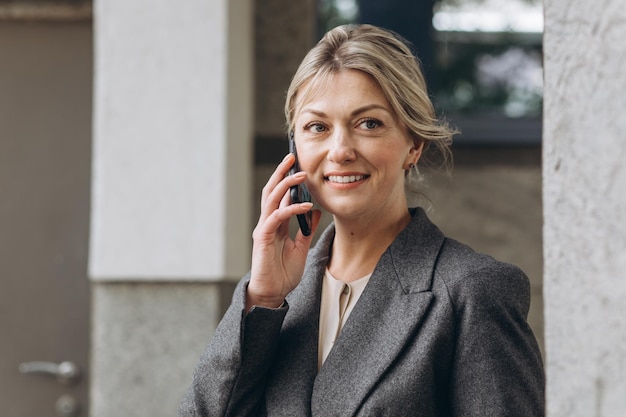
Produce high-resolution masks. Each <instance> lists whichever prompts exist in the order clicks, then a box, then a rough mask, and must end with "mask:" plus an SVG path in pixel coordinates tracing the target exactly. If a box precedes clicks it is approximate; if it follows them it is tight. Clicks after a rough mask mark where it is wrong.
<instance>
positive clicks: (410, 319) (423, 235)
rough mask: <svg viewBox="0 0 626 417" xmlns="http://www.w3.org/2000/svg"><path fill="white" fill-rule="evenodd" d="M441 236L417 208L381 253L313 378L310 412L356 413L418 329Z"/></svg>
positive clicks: (428, 298) (428, 300)
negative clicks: (405, 226) (409, 220)
mask: <svg viewBox="0 0 626 417" xmlns="http://www.w3.org/2000/svg"><path fill="white" fill-rule="evenodd" d="M443 240H444V236H443V234H442V233H441V232H440V231H439V229H437V227H436V226H434V225H433V224H432V223H431V222H430V221H429V220H428V219H427V217H426V215H425V213H424V212H423V211H422V210H418V211H417V212H416V214H415V215H414V217H413V220H412V221H411V223H410V224H409V226H407V228H406V229H405V230H404V231H402V233H400V235H399V236H398V237H397V238H396V240H395V241H394V242H393V243H392V245H391V246H390V247H389V248H388V249H387V251H386V252H385V253H384V254H383V255H382V256H381V259H380V260H379V262H378V265H377V266H376V269H375V270H374V272H373V274H372V277H371V278H370V282H369V283H368V285H367V287H366V288H365V291H364V292H363V294H362V295H361V298H360V299H359V301H358V302H357V304H356V306H355V307H354V310H353V311H352V313H351V315H350V317H349V318H348V321H347V322H346V324H345V326H344V328H343V330H342V332H341V334H340V336H339V338H338V339H337V341H336V342H335V346H334V347H333V349H332V350H331V352H330V354H329V356H328V358H327V359H326V362H324V365H323V366H322V368H321V369H320V372H319V374H318V376H317V378H316V380H315V385H314V388H313V393H312V395H313V397H312V404H311V407H312V412H313V415H319V416H325V415H341V416H348V415H354V414H356V413H357V411H358V409H359V407H360V405H361V404H362V402H363V401H364V399H365V398H366V397H367V395H368V393H369V392H370V391H371V390H372V389H373V387H374V386H375V384H376V382H377V381H378V380H379V379H380V378H381V376H382V375H383V374H384V373H385V371H386V370H387V369H388V368H389V366H390V365H391V364H392V363H393V361H394V359H395V358H396V357H397V356H398V355H399V353H400V352H401V350H402V349H403V347H404V346H405V345H406V343H407V342H409V341H410V340H411V339H412V337H413V335H414V334H415V332H417V331H418V329H419V325H420V322H421V320H422V318H423V317H424V316H425V315H426V313H427V312H428V309H429V307H430V305H431V301H432V293H431V292H430V288H431V283H432V273H433V270H434V264H435V261H436V259H437V255H438V253H439V250H440V248H441V245H442V244H443ZM318 316H319V315H318ZM316 342H317V340H316Z"/></svg>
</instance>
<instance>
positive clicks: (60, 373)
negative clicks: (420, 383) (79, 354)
mask: <svg viewBox="0 0 626 417" xmlns="http://www.w3.org/2000/svg"><path fill="white" fill-rule="evenodd" d="M19 370H20V373H22V374H43V375H50V376H53V377H55V378H56V379H57V381H59V382H60V383H61V384H64V385H72V384H75V383H77V382H78V381H80V368H79V367H78V365H76V364H75V363H74V362H70V361H65V362H61V363H58V364H57V363H54V362H43V361H33V362H23V363H21V364H20V366H19Z"/></svg>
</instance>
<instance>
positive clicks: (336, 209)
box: [179, 25, 544, 417]
mask: <svg viewBox="0 0 626 417" xmlns="http://www.w3.org/2000/svg"><path fill="white" fill-rule="evenodd" d="M285 110H286V111H285V113H286V118H287V124H288V128H289V131H290V132H293V136H294V138H295V143H296V146H297V150H298V159H299V164H300V167H301V169H302V172H300V173H297V174H295V175H287V174H288V171H289V169H290V168H291V166H292V165H293V164H294V162H295V157H294V155H292V154H290V155H287V156H286V157H285V159H284V160H283V161H282V162H281V163H280V164H279V165H278V167H277V168H276V170H275V172H274V173H273V175H272V176H271V177H270V179H269V180H268V182H267V185H266V186H265V188H264V189H263V193H262V202H261V214H260V218H259V222H258V224H257V226H256V228H255V230H254V233H253V239H254V245H253V253H252V268H251V271H250V273H249V274H248V276H246V277H244V279H243V280H242V281H241V283H240V285H239V286H238V288H237V289H236V291H235V294H234V296H233V302H232V305H231V306H230V308H229V310H228V312H227V313H226V314H225V316H224V318H223V320H222V322H221V323H220V325H219V326H218V328H217V330H216V333H215V335H214V336H213V338H212V340H211V342H210V344H209V346H208V347H207V349H206V351H205V353H204V354H203V356H202V358H201V360H200V363H199V365H198V367H197V369H196V373H195V377H194V382H193V385H192V386H191V388H190V389H189V391H188V393H187V396H186V397H185V399H184V400H183V403H182V405H181V409H180V414H179V415H180V416H217V415H219V416H222V415H228V416H246V415H252V416H256V415H267V416H307V415H314V416H335V415H336V416H356V415H358V416H481V417H484V416H524V417H528V416H539V415H543V386H544V385H543V384H544V382H543V371H542V364H541V358H540V354H539V351H538V348H537V344H536V341H535V339H534V337H533V335H532V332H531V330H530V328H529V326H528V324H527V322H526V314H527V312H528V305H529V283H528V279H527V278H526V276H525V275H524V274H523V273H522V272H521V271H520V270H519V269H517V268H516V267H514V266H511V265H508V264H504V263H500V262H498V261H496V260H494V259H492V258H490V257H488V256H485V255H480V254H477V253H475V252H473V251H472V250H471V249H469V248H468V247H466V246H464V245H462V244H460V243H457V242H455V241H453V240H451V239H448V238H446V237H445V236H443V234H442V233H441V232H440V231H439V229H437V227H436V226H434V225H433V224H432V223H431V222H430V221H429V220H428V218H427V217H426V215H425V213H424V211H423V210H421V209H409V207H408V205H407V199H406V195H405V191H404V188H405V185H406V184H405V182H406V181H407V179H406V178H405V177H409V176H411V175H413V174H414V171H415V169H414V167H415V166H416V165H417V163H418V161H419V160H420V157H421V155H422V152H423V150H424V148H425V147H426V146H428V145H431V144H433V145H435V146H439V147H441V148H442V149H444V150H445V149H446V145H447V143H448V142H449V139H450V137H451V134H452V132H451V131H450V130H449V129H448V128H447V127H446V126H445V125H443V124H441V123H439V122H438V121H437V119H436V117H435V114H434V110H433V106H432V104H431V102H430V100H429V98H428V95H427V92H426V86H425V83H424V80H423V77H422V75H421V72H420V70H419V67H418V65H417V63H416V60H415V58H414V56H413V55H412V54H411V52H410V50H409V48H408V47H407V46H406V44H405V43H404V42H403V41H402V40H400V39H399V38H398V37H397V36H396V35H394V34H392V33H390V32H387V31H385V30H382V29H379V28H376V27H373V26H368V25H363V26H342V27H338V28H335V29H333V30H331V31H330V32H329V33H327V34H326V35H325V37H324V38H323V39H322V40H321V41H320V42H319V43H318V45H317V46H315V47H314V48H313V49H312V50H311V51H310V52H309V54H308V55H307V56H306V57H305V58H304V61H303V62H302V64H301V66H300V67H299V69H298V71H297V73H296V75H295V77H294V79H293V81H292V84H291V86H290V88H289V91H288V93H287V102H286V107H285ZM301 183H305V184H306V185H307V187H308V188H309V190H310V192H311V194H312V195H313V197H314V198H315V200H316V201H317V202H318V203H319V205H320V206H321V207H322V208H324V209H325V210H327V211H328V212H330V213H331V214H332V215H333V220H334V222H333V225H331V226H330V227H329V228H328V229H327V230H326V231H325V232H324V233H323V234H322V236H321V237H320V239H319V242H318V243H317V245H316V246H315V248H313V249H311V250H310V251H309V246H310V244H311V236H308V237H307V236H304V235H303V234H302V233H301V232H298V234H297V235H296V237H295V239H293V240H292V239H291V238H290V236H289V234H288V221H289V219H290V218H291V217H293V216H294V215H297V214H304V213H307V212H309V211H310V210H311V209H312V204H311V203H300V204H291V205H290V204H289V203H290V202H289V197H288V195H289V188H290V187H292V186H295V185H298V184H301ZM319 218H320V212H319V211H317V210H314V211H313V214H312V227H313V230H315V228H316V227H317V224H318V223H319Z"/></svg>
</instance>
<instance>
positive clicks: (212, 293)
mask: <svg viewBox="0 0 626 417" xmlns="http://www.w3.org/2000/svg"><path fill="white" fill-rule="evenodd" d="M94 37H95V90H94V132H93V134H94V139H93V140H94V143H93V180H92V190H93V191H92V209H91V244H90V260H89V272H90V277H91V279H92V284H93V285H92V288H93V293H92V297H93V317H92V322H93V333H92V360H91V362H92V369H91V380H92V381H91V413H90V414H91V415H92V416H94V417H103V416H107V417H108V416H126V417H132V416H150V417H157V416H172V415H174V414H175V410H176V408H177V405H178V402H179V401H180V399H181V396H182V394H183V392H184V390H185V388H186V387H187V385H188V384H189V383H190V382H191V374H192V371H193V367H194V364H195V362H196V361H197V359H198V357H199V355H200V353H201V351H202V348H203V347H204V345H205V344H206V342H207V340H208V339H209V337H210V336H211V333H212V331H213V329H214V328H215V326H216V324H217V321H218V320H219V318H220V316H221V312H222V308H223V306H222V303H223V299H224V297H222V295H223V292H224V289H225V288H230V287H232V283H233V281H235V280H238V279H239V278H240V277H241V276H242V275H243V274H244V273H245V272H246V271H247V269H248V268H249V262H250V229H251V225H250V218H251V216H250V210H251V207H250V196H251V179H252V178H251V176H252V170H251V168H252V157H251V148H252V123H253V122H252V121H253V116H252V81H251V80H252V73H253V70H252V47H251V44H252V41H253V38H252V6H251V2H250V1H249V0H214V1H210V2H207V1H203V0H187V1H185V2H182V3H180V4H179V3H172V2H167V1H164V0H158V1H154V0H137V1H132V2H128V1H124V0H98V1H95V2H94ZM226 301H228V300H226Z"/></svg>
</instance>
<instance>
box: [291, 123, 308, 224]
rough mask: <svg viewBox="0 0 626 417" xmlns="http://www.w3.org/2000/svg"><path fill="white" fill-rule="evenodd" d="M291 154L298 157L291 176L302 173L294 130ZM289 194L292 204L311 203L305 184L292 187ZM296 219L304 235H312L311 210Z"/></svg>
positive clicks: (298, 215)
mask: <svg viewBox="0 0 626 417" xmlns="http://www.w3.org/2000/svg"><path fill="white" fill-rule="evenodd" d="M289 152H290V153H292V154H294V156H295V157H296V162H294V164H293V166H292V167H291V169H290V170H289V175H294V174H295V173H296V172H299V171H300V165H299V164H298V152H297V151H296V141H295V140H294V138H293V130H292V131H291V132H289ZM289 192H290V195H291V204H295V203H310V202H311V194H310V193H309V190H308V189H307V188H306V185H304V183H302V184H298V185H294V186H293V187H290V190H289ZM296 217H297V218H298V224H299V225H300V230H302V234H303V235H304V236H309V235H310V234H311V218H312V214H311V211H310V210H309V211H308V212H306V213H304V214H297V215H296Z"/></svg>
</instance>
